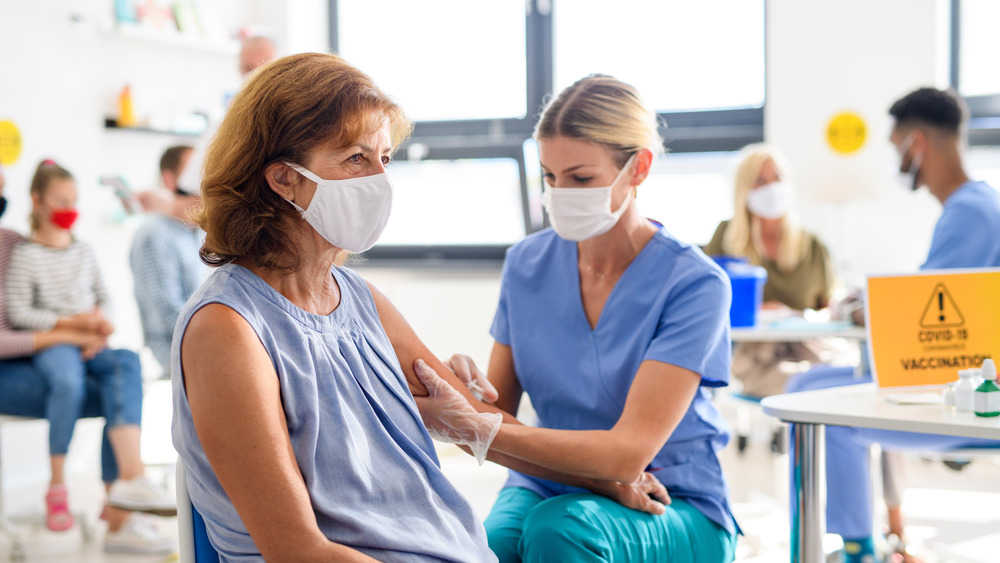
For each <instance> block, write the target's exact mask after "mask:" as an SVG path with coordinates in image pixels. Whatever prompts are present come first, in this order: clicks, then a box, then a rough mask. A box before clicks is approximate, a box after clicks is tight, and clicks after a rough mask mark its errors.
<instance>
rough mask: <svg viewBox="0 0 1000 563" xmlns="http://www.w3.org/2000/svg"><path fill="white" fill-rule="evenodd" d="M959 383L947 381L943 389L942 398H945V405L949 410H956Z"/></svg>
mask: <svg viewBox="0 0 1000 563" xmlns="http://www.w3.org/2000/svg"><path fill="white" fill-rule="evenodd" d="M956 385H958V383H957V382H955V381H952V382H951V383H946V384H945V386H944V389H942V390H941V398H942V399H943V400H944V406H945V408H946V409H948V411H949V412H955V386H956Z"/></svg>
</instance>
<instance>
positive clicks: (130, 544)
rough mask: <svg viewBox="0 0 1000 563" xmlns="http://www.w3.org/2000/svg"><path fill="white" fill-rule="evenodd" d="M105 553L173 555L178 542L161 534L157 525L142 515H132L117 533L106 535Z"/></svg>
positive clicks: (108, 532)
mask: <svg viewBox="0 0 1000 563" xmlns="http://www.w3.org/2000/svg"><path fill="white" fill-rule="evenodd" d="M104 551H108V552H112V553H172V552H175V551H177V542H176V541H175V540H174V539H173V538H170V537H166V536H164V535H162V534H160V530H159V529H158V528H157V527H156V523H155V522H153V521H151V520H150V517H148V516H143V515H142V514H130V515H129V516H128V518H126V519H125V522H123V523H122V527H121V528H119V529H118V531H117V532H112V531H111V530H108V531H107V533H105V534H104Z"/></svg>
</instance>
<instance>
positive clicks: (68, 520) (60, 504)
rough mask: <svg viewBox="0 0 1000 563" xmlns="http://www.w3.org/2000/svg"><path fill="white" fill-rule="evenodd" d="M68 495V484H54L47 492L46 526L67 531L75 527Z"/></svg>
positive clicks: (56, 530) (58, 530)
mask: <svg viewBox="0 0 1000 563" xmlns="http://www.w3.org/2000/svg"><path fill="white" fill-rule="evenodd" d="M67 496H68V495H67V493H66V485H53V486H51V487H49V492H48V493H46V494H45V526H46V527H47V528H48V529H50V530H52V531H53V532H65V531H66V530H68V529H70V528H72V527H73V515H72V514H70V513H69V501H68V499H67Z"/></svg>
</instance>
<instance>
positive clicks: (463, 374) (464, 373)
mask: <svg viewBox="0 0 1000 563" xmlns="http://www.w3.org/2000/svg"><path fill="white" fill-rule="evenodd" d="M444 364H445V365H446V366H448V367H450V368H451V371H453V372H455V375H456V376H458V378H459V379H460V380H462V383H464V384H465V386H466V387H468V389H469V391H472V394H473V395H475V396H476V398H477V399H479V400H480V401H483V402H486V403H493V402H495V401H496V400H497V399H498V398H499V397H500V394H499V393H497V389H496V387H494V386H493V384H492V383H490V380H489V379H486V374H484V373H483V372H481V371H479V368H478V367H476V362H474V361H472V358H470V357H469V356H466V355H465V354H454V355H452V357H450V358H448V361H446V362H445V363H444Z"/></svg>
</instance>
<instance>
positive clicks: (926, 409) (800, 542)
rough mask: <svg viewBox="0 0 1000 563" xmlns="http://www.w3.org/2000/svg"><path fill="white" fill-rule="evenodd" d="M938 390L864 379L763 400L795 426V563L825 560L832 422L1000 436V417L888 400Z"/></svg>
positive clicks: (772, 412)
mask: <svg viewBox="0 0 1000 563" xmlns="http://www.w3.org/2000/svg"><path fill="white" fill-rule="evenodd" d="M933 389H935V388H927V387H923V388H911V389H888V390H879V389H878V388H877V387H876V386H875V384H874V383H864V384H860V385H848V386H845V387H833V388H830V389H820V390H817V391H803V392H801V393H787V394H784V395H774V396H771V397H767V398H765V399H763V400H762V401H761V406H762V407H763V408H764V412H766V413H767V414H769V415H772V416H776V417H778V418H780V419H781V420H784V421H785V422H790V423H793V424H795V425H796V429H795V457H794V459H793V460H792V466H793V467H792V479H793V483H794V484H795V503H794V505H793V514H792V538H791V555H792V561H793V562H795V563H814V562H816V561H822V560H823V546H822V538H823V533H824V532H825V531H826V494H825V485H826V457H825V453H826V452H825V428H826V426H827V425H832V426H854V427H861V428H873V429H877V430H902V431H907V432H921V433H926V434H942V435H946V436H961V437H966V438H986V439H991V440H1000V417H996V418H983V417H978V416H976V415H974V414H972V413H956V412H953V411H949V410H948V409H946V408H945V407H944V406H943V405H895V404H892V403H890V402H888V400H887V399H886V395H888V394H897V395H898V394H901V393H906V392H915V393H927V392H928V390H933ZM936 389H940V387H937V388H936Z"/></svg>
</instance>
